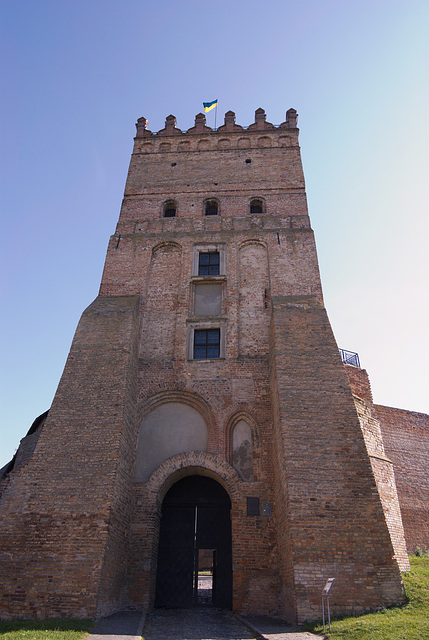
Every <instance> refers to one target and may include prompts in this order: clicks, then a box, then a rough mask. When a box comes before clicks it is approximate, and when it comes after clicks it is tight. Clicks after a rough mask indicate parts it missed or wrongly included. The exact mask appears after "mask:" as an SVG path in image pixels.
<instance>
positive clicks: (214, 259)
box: [198, 251, 219, 276]
mask: <svg viewBox="0 0 429 640" xmlns="http://www.w3.org/2000/svg"><path fill="white" fill-rule="evenodd" d="M198 275H199V276H218V275H219V251H213V252H210V253H200V255H199V260H198Z"/></svg>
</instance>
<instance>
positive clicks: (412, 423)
mask: <svg viewBox="0 0 429 640" xmlns="http://www.w3.org/2000/svg"><path fill="white" fill-rule="evenodd" d="M375 410H376V413H377V417H378V419H379V420H380V424H381V432H382V434H383V441H384V445H385V448H386V454H387V456H388V457H389V458H390V459H391V460H392V461H393V464H394V468H395V477H396V486H397V488H398V495H399V501H400V504H401V512H402V520H403V524H404V530H405V538H406V541H407V547H408V551H409V552H413V551H415V550H416V549H429V473H428V469H429V416H428V415H427V414H425V413H417V412H416V411H406V410H404V409H394V408H392V407H384V406H382V405H379V404H376V405H375Z"/></svg>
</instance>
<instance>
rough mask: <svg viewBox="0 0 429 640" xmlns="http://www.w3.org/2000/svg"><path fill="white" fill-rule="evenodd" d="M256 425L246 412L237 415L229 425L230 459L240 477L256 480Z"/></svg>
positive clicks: (246, 480)
mask: <svg viewBox="0 0 429 640" xmlns="http://www.w3.org/2000/svg"><path fill="white" fill-rule="evenodd" d="M254 431H255V428H254V425H253V421H252V420H251V419H250V418H249V417H248V416H247V415H246V414H244V413H239V414H237V415H235V416H234V417H233V418H232V420H231V421H230V423H229V427H228V459H229V461H230V463H231V464H232V466H233V467H234V469H235V470H236V471H237V473H238V474H239V475H240V478H241V479H242V480H244V481H245V482H254V480H255V478H254V465H253V450H254V439H255V438H254Z"/></svg>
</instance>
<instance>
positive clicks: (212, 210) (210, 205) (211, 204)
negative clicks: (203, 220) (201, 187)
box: [204, 200, 219, 216]
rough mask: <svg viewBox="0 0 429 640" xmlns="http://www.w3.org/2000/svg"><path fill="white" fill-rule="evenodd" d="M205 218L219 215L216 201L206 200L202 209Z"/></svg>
mask: <svg viewBox="0 0 429 640" xmlns="http://www.w3.org/2000/svg"><path fill="white" fill-rule="evenodd" d="M204 212H205V214H206V216H217V215H218V213H219V205H218V203H217V200H207V201H206V203H205V207H204Z"/></svg>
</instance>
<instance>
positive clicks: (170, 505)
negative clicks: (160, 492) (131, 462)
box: [155, 476, 232, 609]
mask: <svg viewBox="0 0 429 640" xmlns="http://www.w3.org/2000/svg"><path fill="white" fill-rule="evenodd" d="M230 510H231V501H230V499H229V496H228V494H227V492H226V491H225V489H223V487H221V485H220V484H219V483H218V482H216V481H215V480H213V479H212V478H207V477H205V476H188V477H186V478H183V480H179V482H176V484H174V485H173V486H172V487H171V489H170V490H169V491H168V492H167V494H166V496H165V498H164V501H163V503H162V512H161V514H162V516H161V527H160V533H159V551H158V573H157V578H156V599H155V606H157V607H192V606H208V605H214V606H216V607H221V608H224V609H231V608H232V553H231V517H230Z"/></svg>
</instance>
